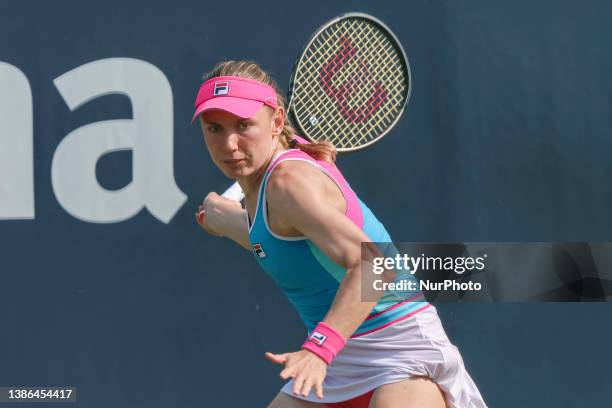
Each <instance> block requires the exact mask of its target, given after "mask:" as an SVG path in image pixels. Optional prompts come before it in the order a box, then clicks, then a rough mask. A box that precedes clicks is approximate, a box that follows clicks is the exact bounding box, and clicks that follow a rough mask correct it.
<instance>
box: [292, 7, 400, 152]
mask: <svg viewBox="0 0 612 408" xmlns="http://www.w3.org/2000/svg"><path fill="white" fill-rule="evenodd" d="M408 81H409V76H408V74H407V68H406V66H405V64H404V62H403V58H402V56H401V54H400V53H399V51H398V50H397V47H396V45H395V43H394V42H393V41H392V40H391V39H390V38H389V37H388V36H387V35H386V34H385V33H384V32H382V31H381V29H379V28H378V27H377V26H375V25H374V24H373V23H371V22H369V21H367V20H364V19H360V18H350V19H345V20H341V21H339V22H338V23H335V24H332V25H330V26H329V27H327V28H326V29H325V30H323V31H322V32H321V33H319V35H318V36H317V37H316V38H315V39H314V40H313V42H312V43H311V45H310V46H309V47H308V49H307V50H306V52H305V53H304V55H303V57H302V61H301V63H300V66H299V67H298V70H297V72H296V75H295V79H294V87H295V88H294V92H293V96H292V98H293V99H294V100H293V102H292V103H293V107H294V116H295V117H296V120H297V121H298V123H299V125H300V127H301V128H302V130H304V131H305V132H306V133H307V136H308V137H310V138H311V139H314V140H323V139H327V140H329V141H330V142H332V143H333V144H334V145H335V146H336V148H337V149H338V150H340V151H342V150H352V149H354V148H356V147H363V146H365V145H367V144H369V143H372V142H373V141H375V140H376V139H378V138H379V137H382V136H383V135H384V134H385V133H386V132H387V131H388V130H389V129H390V128H391V127H392V126H393V125H394V124H395V122H396V121H397V119H399V116H400V115H401V113H402V110H403V107H404V105H405V102H406V99H407V94H408V92H407V91H408V87H409V83H408Z"/></svg>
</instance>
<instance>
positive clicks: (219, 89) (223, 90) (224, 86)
mask: <svg viewBox="0 0 612 408" xmlns="http://www.w3.org/2000/svg"><path fill="white" fill-rule="evenodd" d="M228 93H229V81H222V82H215V87H214V89H213V96H220V95H227V94H228Z"/></svg>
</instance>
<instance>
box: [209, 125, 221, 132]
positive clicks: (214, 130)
mask: <svg viewBox="0 0 612 408" xmlns="http://www.w3.org/2000/svg"><path fill="white" fill-rule="evenodd" d="M208 131H209V132H210V133H215V132H217V131H219V126H217V125H210V126H208Z"/></svg>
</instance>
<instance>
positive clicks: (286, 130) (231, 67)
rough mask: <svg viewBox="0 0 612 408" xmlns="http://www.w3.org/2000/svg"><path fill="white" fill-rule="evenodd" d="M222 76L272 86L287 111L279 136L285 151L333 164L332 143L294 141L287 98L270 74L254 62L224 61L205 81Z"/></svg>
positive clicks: (279, 104)
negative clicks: (298, 151) (293, 151)
mask: <svg viewBox="0 0 612 408" xmlns="http://www.w3.org/2000/svg"><path fill="white" fill-rule="evenodd" d="M220 76H239V77H243V78H249V79H254V80H255V81H259V82H263V83H264V84H266V85H270V86H271V87H272V88H274V91H276V98H277V101H278V106H282V107H283V110H284V111H285V118H284V119H285V124H284V126H283V130H282V131H281V134H280V136H279V141H280V143H281V144H282V146H283V147H284V148H285V149H289V148H294V149H295V148H297V149H300V150H301V151H303V152H304V153H306V154H308V155H309V156H311V157H312V158H314V159H315V160H323V161H327V162H330V163H333V162H334V161H335V160H336V148H335V147H334V145H333V144H332V143H331V142H328V141H327V140H325V141H320V142H315V143H308V144H300V143H297V141H296V140H294V139H293V135H295V129H294V128H293V126H292V125H291V120H290V119H289V112H287V108H286V100H285V96H284V95H283V94H282V93H281V92H280V91H279V90H278V86H277V85H276V82H275V81H274V80H273V79H272V77H271V76H270V74H268V73H267V72H266V71H264V70H263V69H262V68H261V67H260V66H259V65H258V64H257V63H256V62H253V61H244V60H242V61H223V62H220V63H218V64H217V65H215V67H214V68H213V69H212V71H210V72H208V73H207V74H205V75H204V78H203V80H204V81H208V80H209V79H212V78H216V77H220Z"/></svg>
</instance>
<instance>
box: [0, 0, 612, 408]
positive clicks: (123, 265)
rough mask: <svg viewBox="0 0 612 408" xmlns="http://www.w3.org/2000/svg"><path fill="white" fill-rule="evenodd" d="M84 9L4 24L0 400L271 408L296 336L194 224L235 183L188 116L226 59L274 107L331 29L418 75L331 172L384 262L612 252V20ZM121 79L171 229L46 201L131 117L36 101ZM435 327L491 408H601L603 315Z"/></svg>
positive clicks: (594, 9)
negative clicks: (326, 26) (157, 173)
mask: <svg viewBox="0 0 612 408" xmlns="http://www.w3.org/2000/svg"><path fill="white" fill-rule="evenodd" d="M88 3H89V4H85V2H62V1H58V2H37V3H35V2H21V3H18V2H6V1H5V2H2V3H0V62H4V63H6V64H10V65H12V66H13V67H16V68H17V69H18V70H20V71H22V72H23V74H24V75H25V77H26V78H27V80H28V82H29V85H30V87H31V92H32V101H33V122H32V123H33V128H32V134H33V158H34V160H33V166H34V174H33V175H34V182H33V185H32V188H33V191H34V203H35V207H34V209H35V215H34V217H33V219H32V217H30V219H13V220H9V219H6V218H10V217H5V219H0V251H1V256H0V321H1V322H2V326H1V328H0V333H1V335H0V385H74V386H76V387H77V388H78V392H79V394H78V398H79V402H78V404H77V405H78V406H80V407H87V408H95V407H109V406H111V407H126V408H127V407H135V406H138V407H148V408H155V407H167V406H196V405H199V406H205V407H208V406H210V407H213V406H232V407H234V406H235V407H247V406H248V407H259V406H265V404H266V403H267V402H269V400H271V398H272V397H273V396H274V395H275V394H276V392H277V391H278V389H279V388H280V387H281V384H282V383H281V381H280V380H279V379H278V377H277V375H278V372H279V370H278V368H277V367H275V366H272V365H271V364H270V363H268V362H267V361H266V360H265V359H264V357H263V353H264V352H265V351H277V352H284V351H292V350H294V349H296V348H297V347H298V346H299V345H300V344H301V341H302V340H303V337H304V329H303V328H302V327H301V325H300V323H299V321H298V319H297V315H296V313H295V312H294V311H293V310H292V309H291V308H290V306H289V304H288V303H287V301H286V300H285V299H284V298H283V296H282V294H280V292H279V291H278V290H277V289H276V288H275V287H274V285H273V283H272V282H271V281H270V279H268V277H267V276H266V275H265V274H264V273H262V271H260V270H259V269H258V266H257V265H256V263H255V262H253V260H252V258H251V255H250V254H249V253H248V252H246V251H244V250H243V249H240V248H238V247H237V246H235V245H233V244H232V243H231V242H229V241H226V240H223V239H215V238H212V237H210V236H208V235H206V234H205V233H203V232H201V231H200V230H199V227H198V226H197V225H196V224H195V223H194V221H193V212H194V211H195V209H196V208H197V206H198V204H199V202H200V200H201V199H202V198H203V197H204V195H205V194H206V193H207V192H208V191H211V190H217V191H219V190H222V189H223V188H224V187H225V186H226V185H227V184H228V180H226V179H224V178H223V176H222V175H221V174H220V173H219V172H218V171H217V170H216V169H215V168H214V167H213V165H212V163H211V162H210V160H209V158H208V155H207V153H206V150H205V147H204V145H203V142H202V140H201V136H200V134H199V129H198V128H197V126H191V125H190V123H189V120H190V116H191V112H192V104H193V99H194V96H195V92H196V90H197V86H198V85H199V83H200V77H201V75H202V73H203V72H204V71H206V70H207V69H209V68H210V67H211V66H212V65H213V64H214V63H215V62H217V61H219V60H221V59H228V58H250V59H255V60H257V61H259V62H260V63H261V64H262V65H263V66H264V67H265V68H267V69H268V70H270V71H271V72H272V73H273V74H274V75H275V76H276V78H277V79H278V81H279V83H280V84H281V85H282V86H285V84H287V82H288V79H289V75H290V70H291V67H292V64H293V60H294V58H295V57H296V56H297V54H298V53H299V51H300V49H301V47H302V45H303V44H304V43H305V41H306V40H307V38H308V37H309V36H310V34H311V33H312V32H313V31H314V29H315V28H316V27H318V26H319V25H320V24H322V23H323V22H325V21H326V20H328V19H329V18H331V17H333V16H335V15H337V14H340V13H342V12H345V11H362V12H367V13H371V14H373V15H375V16H376V17H378V18H380V19H381V20H383V21H385V22H386V23H387V24H388V25H389V26H390V27H391V28H392V29H393V31H394V32H395V33H396V35H397V36H398V37H399V39H400V41H401V42H402V44H403V46H404V48H405V50H406V53H407V54H408V56H409V59H410V62H411V68H412V74H413V81H414V83H413V90H412V98H411V100H410V103H409V106H408V109H407V112H406V114H405V116H404V118H403V120H402V122H401V123H400V124H399V125H398V127H397V128H396V129H395V130H394V131H393V132H392V134H391V135H390V136H388V137H387V138H385V139H384V140H383V141H381V142H380V143H378V144H377V145H375V146H374V147H372V148H371V149H367V150H365V151H362V152H358V153H353V154H348V155H345V156H342V157H341V158H339V162H338V163H339V166H340V168H341V169H342V170H343V172H344V173H345V175H346V177H347V179H348V180H349V181H350V182H351V185H352V186H353V187H354V188H355V190H356V191H357V192H358V193H359V194H360V196H361V197H362V199H363V200H364V201H366V202H367V203H368V205H369V206H370V207H371V208H372V209H373V210H374V211H375V212H376V214H377V215H378V216H379V218H380V219H381V220H382V221H383V222H384V223H385V224H386V225H387V226H388V229H389V231H390V233H391V235H392V237H393V238H394V239H395V240H397V241H569V240H572V241H611V240H612V215H611V212H610V203H611V202H612V183H611V182H610V178H611V177H610V176H611V175H612V160H611V156H612V141H611V136H612V135H611V133H610V129H611V128H612V79H611V78H612V76H610V72H612V56H611V54H610V49H611V48H610V46H611V45H612V30H610V26H609V16H610V15H612V6H611V5H610V3H609V2H606V1H603V0H602V1H596V0H593V1H589V2H587V3H586V4H578V3H577V2H574V1H565V0H557V1H553V0H542V1H539V2H535V3H534V2H532V1H526V0H519V1H513V2H502V1H494V2H491V1H485V0H473V1H463V2H456V1H434V0H430V1H426V0H411V1H408V2H405V3H403V4H400V2H391V1H377V2H365V1H343V2H329V1H310V2H303V3H302V2H300V3H298V2H296V3H294V4H293V3H288V2H269V1H261V2H257V3H256V2H249V1H243V0H241V1H239V2H236V3H233V4H232V5H231V6H228V3H227V2H209V3H206V2H203V1H199V2H196V1H184V2H177V3H176V4H174V3H169V2H165V1H157V0H151V1H148V2H138V4H134V3H130V4H127V3H128V2H123V1H115V0H112V1H106V2H88ZM118 57H121V58H131V59H138V60H142V61H146V62H147V63H149V64H152V65H153V66H155V67H157V68H158V69H159V70H161V72H162V73H163V75H164V76H165V77H166V78H167V80H168V82H169V84H170V86H171V92H172V104H171V105H169V109H172V110H173V115H174V116H173V120H172V122H171V124H172V128H171V129H172V130H173V133H172V137H173V151H172V152H171V155H170V156H171V158H172V159H173V168H174V180H175V182H176V185H177V186H178V188H179V189H180V190H181V191H182V193H184V194H185V195H186V197H185V200H186V201H185V202H184V203H182V204H180V205H178V208H177V212H176V213H175V214H174V215H172V216H171V217H170V219H169V220H168V221H167V222H164V221H160V219H159V218H158V217H155V216H153V215H152V214H151V213H150V212H149V211H147V210H146V209H143V210H142V211H140V212H137V214H135V215H134V216H131V217H129V218H128V219H126V220H124V221H122V222H113V223H104V222H96V223H92V222H87V221H84V220H82V219H79V218H78V217H75V216H73V215H72V214H70V213H69V212H68V211H67V210H66V209H65V208H64V206H63V205H62V204H61V202H60V200H58V198H57V194H56V193H55V192H54V189H53V182H52V171H51V168H52V160H53V157H54V153H55V151H56V149H57V147H58V145H59V144H60V142H61V141H62V140H63V139H64V138H65V136H66V135H67V134H69V133H70V132H72V131H74V130H75V129H77V128H80V127H82V126H85V125H87V124H90V123H92V122H98V121H105V120H112V119H130V118H132V114H133V109H132V105H131V103H130V99H128V97H126V96H125V95H108V96H104V97H101V98H98V99H95V100H93V101H91V102H89V103H86V104H84V105H83V106H82V107H79V108H78V109H75V110H74V111H70V109H69V108H68V106H66V103H65V102H64V100H63V98H62V96H61V95H60V93H59V92H58V89H57V87H56V86H55V84H54V82H53V81H54V79H56V78H58V77H60V76H61V75H62V74H64V73H66V72H68V71H71V70H73V69H75V68H77V67H80V66H82V65H84V64H87V63H90V62H93V61H97V60H103V59H108V58H118ZM3 98H4V99H3ZM2 99H3V100H10V98H9V97H8V96H7V92H6V91H3V89H1V88H0V100H2ZM0 117H2V116H0ZM5 119H6V118H5ZM147 119H149V118H146V117H145V118H144V120H145V121H146V120H147ZM3 126H4V125H3V124H2V123H1V122H0V149H7V146H8V145H9V144H8V143H7V142H6V141H7V140H8V139H9V137H10V135H8V134H6V133H2V131H3V129H5V127H3ZM6 154H7V153H6V151H5V156H4V157H7V156H6ZM0 156H1V155H0ZM132 161H133V157H132V155H131V154H130V153H129V151H123V152H114V153H110V154H107V155H105V156H103V157H102V159H101V160H100V161H99V162H98V164H97V166H96V169H97V178H98V181H99V183H100V184H101V185H102V186H104V187H105V188H107V189H108V190H119V189H121V188H122V187H123V186H125V185H127V184H128V183H130V181H131V179H132V173H131V168H132ZM0 180H5V181H6V180H7V176H6V175H5V176H4V178H3V179H0ZM2 191H3V190H0V194H2ZM73 193H74V194H87V192H86V191H74V192H73ZM0 200H8V198H7V197H6V196H4V197H3V196H2V195H0ZM439 311H440V314H441V316H442V319H443V322H444V325H445V327H446V329H447V332H448V334H449V337H450V338H451V340H452V341H453V342H454V343H456V344H457V345H458V347H459V348H460V350H461V351H462V353H463V357H464V360H465V362H466V365H467V367H468V369H469V371H470V373H471V374H472V376H473V377H474V379H475V380H476V382H477V384H478V385H479V387H480V388H481V391H482V393H483V395H484V397H485V399H486V400H487V402H488V403H489V405H490V406H491V407H502V408H504V407H516V406H521V407H553V406H554V407H591V406H603V405H605V404H608V403H609V396H608V395H604V391H606V386H608V387H609V385H610V377H609V373H608V370H607V367H609V366H610V365H612V352H611V351H610V344H611V342H612V326H611V325H610V322H611V316H612V315H611V312H612V307H611V306H610V304H609V303H589V304H587V303H580V304H578V303H576V304H494V305H491V304H488V305H484V304H459V305H454V304H453V305H451V304H444V305H441V306H440V307H439ZM602 404H603V405H602ZM20 406H25V405H20Z"/></svg>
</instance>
